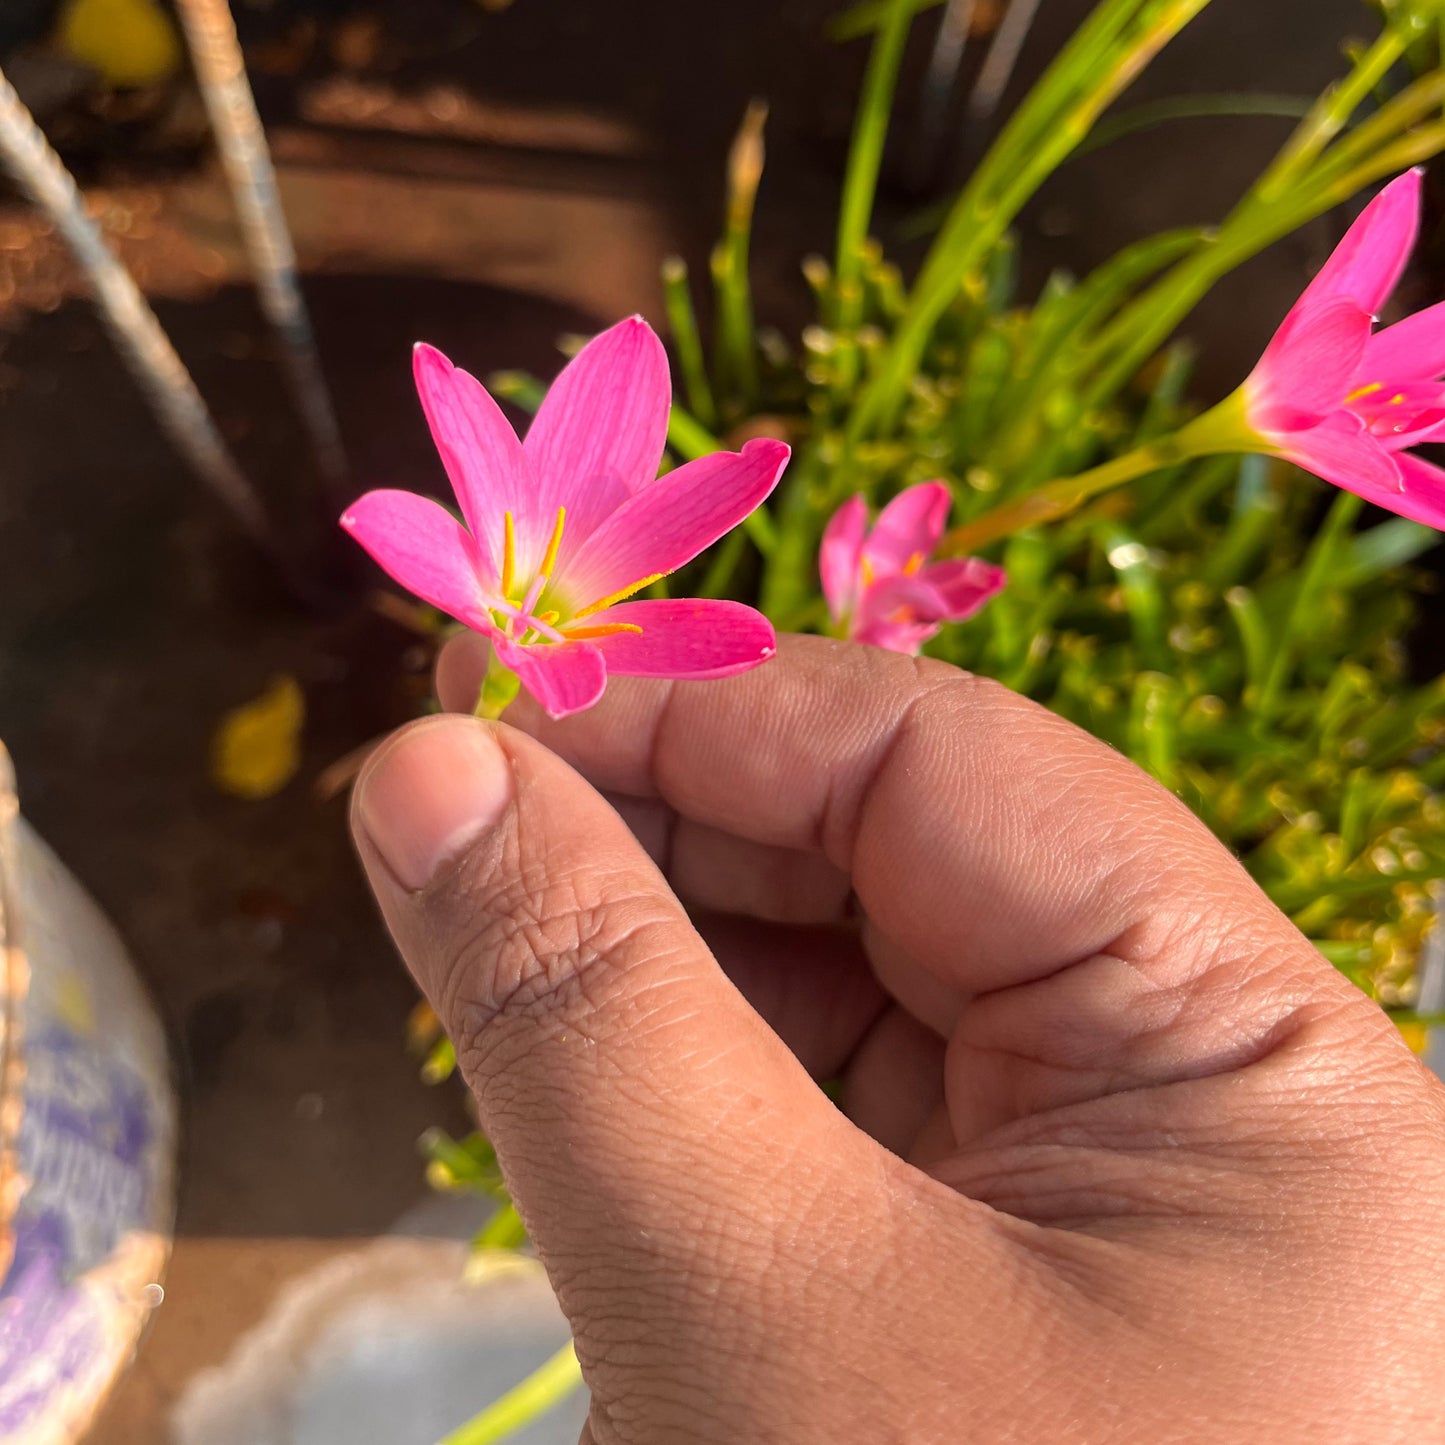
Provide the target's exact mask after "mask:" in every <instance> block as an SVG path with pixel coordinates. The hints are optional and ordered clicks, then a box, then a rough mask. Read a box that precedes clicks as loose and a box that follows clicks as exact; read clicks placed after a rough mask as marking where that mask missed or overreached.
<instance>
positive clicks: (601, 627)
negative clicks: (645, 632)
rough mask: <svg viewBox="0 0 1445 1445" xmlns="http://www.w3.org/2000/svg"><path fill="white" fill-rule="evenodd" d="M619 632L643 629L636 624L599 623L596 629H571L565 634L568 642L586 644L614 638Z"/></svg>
mask: <svg viewBox="0 0 1445 1445" xmlns="http://www.w3.org/2000/svg"><path fill="white" fill-rule="evenodd" d="M619 632H636V633H638V634H641V632H642V629H641V628H640V627H639V626H637V624H636V623H635V622H599V623H598V624H597V625H596V626H595V627H569V628H567V630H566V631H565V632H564V633H563V636H564V637H565V638H566V639H567V641H568V642H586V641H588V640H589V639H591V638H594V637H614V636H616V634H617V633H619Z"/></svg>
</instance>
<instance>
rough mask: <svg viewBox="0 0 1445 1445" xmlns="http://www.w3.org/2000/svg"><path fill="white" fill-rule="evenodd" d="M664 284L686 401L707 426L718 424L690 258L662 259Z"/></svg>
mask: <svg viewBox="0 0 1445 1445" xmlns="http://www.w3.org/2000/svg"><path fill="white" fill-rule="evenodd" d="M662 288H663V292H664V295H665V296H666V298H667V323H668V326H669V327H670V328H671V330H672V342H673V345H674V346H675V347H676V348H677V364H678V366H679V367H680V368H681V370H682V385H683V390H684V391H685V392H686V394H687V404H688V406H689V407H691V408H692V410H693V411H694V412H695V413H696V415H697V417H698V420H699V421H701V422H702V424H703V425H704V426H710V427H711V426H716V425H717V409H716V407H715V406H714V405H713V399H712V387H711V386H709V385H708V379H707V365H706V363H705V362H704V361H703V358H702V337H701V336H700V335H699V334H698V329H697V313H696V311H694V310H693V305H692V288H691V287H690V286H689V285H688V284H687V262H686V261H684V260H683V259H682V257H681V256H669V257H668V258H667V259H666V260H665V261H664V262H663V263H662Z"/></svg>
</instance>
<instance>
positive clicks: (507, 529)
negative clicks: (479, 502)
mask: <svg viewBox="0 0 1445 1445" xmlns="http://www.w3.org/2000/svg"><path fill="white" fill-rule="evenodd" d="M516 572H517V524H516V522H515V521H514V520H513V518H512V514H511V513H510V512H503V513H502V596H503V597H507V598H510V597H511V595H512V583H513V582H514V581H516Z"/></svg>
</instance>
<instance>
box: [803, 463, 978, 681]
mask: <svg viewBox="0 0 1445 1445" xmlns="http://www.w3.org/2000/svg"><path fill="white" fill-rule="evenodd" d="M951 501H952V499H951V497H950V494H949V491H948V488H947V487H946V486H945V485H944V484H943V483H942V482H924V483H922V484H920V485H918V486H914V487H908V488H906V489H905V490H903V491H902V492H900V493H899V494H898V495H897V496H896V497H894V498H893V500H892V501H891V502H889V503H888V505H887V506H886V507H884V508H883V510H882V512H880V513H879V515H878V519H877V521H876V522H875V523H874V524H873V526H872V528H871V529H870V528H869V526H868V506H867V503H866V502H865V501H864V500H863V498H862V497H861V496H856V497H852V498H850V499H849V500H848V501H847V502H845V503H844V504H843V505H842V506H841V507H840V508H839V509H838V511H837V512H835V513H834V514H833V517H832V519H831V520H830V521H829V523H828V525H827V527H826V528H825V529H824V532H823V542H822V547H821V549H820V551H819V556H818V569H819V572H820V574H821V576H822V580H823V594H824V597H825V598H826V599H827V603H828V610H829V614H830V615H831V617H832V619H833V623H834V625H835V627H836V628H838V630H839V631H841V632H842V633H843V634H844V635H845V636H847V637H850V638H852V639H853V640H854V641H855V642H866V643H870V644H872V645H873V646H875V647H883V648H887V649H888V650H889V651H890V652H905V653H909V654H916V653H917V652H918V651H919V649H920V648H921V647H922V646H923V644H924V643H925V642H927V641H928V640H929V638H931V637H933V636H934V635H936V634H937V632H938V631H939V629H940V628H941V627H942V626H943V624H944V623H945V622H962V621H965V620H966V619H968V618H970V617H972V616H973V615H974V614H975V613H976V612H978V611H979V609H980V608H981V607H983V606H984V605H985V604H986V603H987V602H988V601H989V600H990V598H992V597H995V596H996V595H997V594H998V593H999V592H1000V591H1002V590H1003V587H1004V583H1005V580H1006V579H1005V575H1004V571H1003V569H1002V568H1001V567H995V566H994V565H993V564H992V563H989V562H983V561H980V560H979V559H978V558H976V557H962V558H957V559H954V560H949V561H943V562H931V561H930V560H929V559H930V558H931V557H932V556H933V553H934V551H935V550H936V549H937V547H938V543H939V540H940V539H941V538H942V536H943V529H944V527H945V525H946V524H947V522H948V511H949V507H950V505H951Z"/></svg>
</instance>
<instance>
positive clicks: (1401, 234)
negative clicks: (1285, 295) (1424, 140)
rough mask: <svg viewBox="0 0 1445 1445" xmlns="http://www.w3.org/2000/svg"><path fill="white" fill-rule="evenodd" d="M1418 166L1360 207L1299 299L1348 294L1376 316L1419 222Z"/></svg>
mask: <svg viewBox="0 0 1445 1445" xmlns="http://www.w3.org/2000/svg"><path fill="white" fill-rule="evenodd" d="M1420 180H1421V173H1420V171H1419V170H1412V171H1407V172H1406V173H1405V174H1404V175H1403V176H1398V177H1396V179H1395V180H1393V181H1391V182H1390V184H1389V185H1388V186H1386V187H1385V189H1384V190H1382V191H1381V192H1380V194H1379V195H1378V196H1376V197H1375V199H1374V200H1373V201H1371V202H1370V204H1369V205H1368V206H1366V207H1365V209H1364V210H1363V211H1362V212H1361V213H1360V218H1359V220H1357V221H1356V222H1355V224H1354V225H1353V226H1351V227H1350V229H1349V230H1348V231H1347V232H1346V233H1345V238H1344V240H1342V241H1341V242H1340V244H1339V245H1338V246H1336V247H1335V250H1334V254H1333V255H1332V256H1331V257H1330V259H1329V260H1328V261H1326V262H1325V264H1324V268H1323V269H1322V270H1321V271H1320V273H1319V275H1318V276H1316V277H1315V279H1314V280H1313V281H1312V282H1310V284H1309V286H1308V288H1307V289H1306V291H1305V293H1304V295H1303V296H1301V297H1300V299H1299V305H1300V306H1305V305H1310V304H1313V303H1315V302H1318V301H1321V300H1324V299H1325V298H1326V297H1331V296H1345V297H1348V298H1349V299H1350V300H1351V301H1353V302H1354V303H1355V304H1356V305H1357V306H1359V307H1362V308H1363V309H1364V310H1366V311H1368V312H1369V313H1370V314H1371V315H1372V316H1378V315H1379V314H1380V311H1381V310H1382V309H1383V308H1384V305H1385V302H1386V300H1387V299H1388V298H1389V295H1390V293H1391V292H1392V291H1393V290H1394V289H1395V286H1396V284H1397V283H1398V282H1399V279H1400V276H1401V273H1402V272H1403V271H1404V269H1405V263H1406V262H1407V261H1408V260H1409V259H1410V252H1411V250H1412V249H1413V248H1414V245H1415V236H1416V233H1417V232H1418V230H1419V227H1420Z"/></svg>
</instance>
